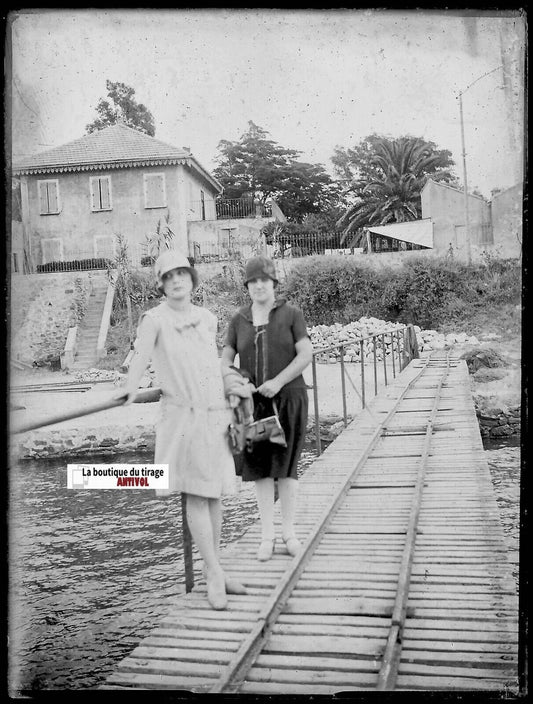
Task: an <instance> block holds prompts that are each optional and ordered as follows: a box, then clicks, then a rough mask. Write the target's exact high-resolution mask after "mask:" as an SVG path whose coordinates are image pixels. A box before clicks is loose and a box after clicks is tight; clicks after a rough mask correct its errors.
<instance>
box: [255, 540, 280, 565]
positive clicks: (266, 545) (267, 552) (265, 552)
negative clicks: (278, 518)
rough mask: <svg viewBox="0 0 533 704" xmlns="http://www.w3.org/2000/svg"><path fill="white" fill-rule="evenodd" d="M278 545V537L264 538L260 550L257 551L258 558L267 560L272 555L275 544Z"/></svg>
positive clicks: (262, 560) (263, 560) (261, 560)
mask: <svg viewBox="0 0 533 704" xmlns="http://www.w3.org/2000/svg"><path fill="white" fill-rule="evenodd" d="M275 545H276V538H272V539H268V540H262V541H261V545H260V546H259V550H258V551H257V559H258V560H259V561H260V562H266V561H267V560H270V558H271V557H272V553H273V552H274V546H275Z"/></svg>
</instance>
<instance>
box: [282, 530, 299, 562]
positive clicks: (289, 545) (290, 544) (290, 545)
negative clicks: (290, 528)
mask: <svg viewBox="0 0 533 704" xmlns="http://www.w3.org/2000/svg"><path fill="white" fill-rule="evenodd" d="M283 542H284V543H285V548H286V549H287V552H288V553H289V555H292V557H295V556H296V555H297V554H298V553H299V552H300V550H301V549H302V544H301V542H300V541H299V540H298V538H296V537H295V536H294V535H292V536H291V537H290V538H283Z"/></svg>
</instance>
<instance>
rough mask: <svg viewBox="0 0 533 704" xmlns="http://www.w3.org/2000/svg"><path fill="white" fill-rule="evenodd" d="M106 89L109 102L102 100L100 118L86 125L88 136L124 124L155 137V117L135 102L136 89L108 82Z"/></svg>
mask: <svg viewBox="0 0 533 704" xmlns="http://www.w3.org/2000/svg"><path fill="white" fill-rule="evenodd" d="M106 89H107V95H108V98H109V100H106V99H105V98H100V101H99V103H98V105H97V106H96V112H97V113H98V115H99V117H97V118H96V119H95V120H94V121H93V122H91V123H90V124H88V125H86V127H85V129H86V130H87V134H90V133H91V132H95V131H97V130H101V129H103V128H104V127H109V125H116V124H117V123H118V122H123V123H124V124H125V125H127V126H128V127H132V128H133V129H135V130H139V131H140V132H145V133H146V134H148V135H150V137H153V136H154V135H155V125H154V117H153V115H152V113H151V112H150V111H149V110H148V108H147V107H146V106H145V105H143V104H142V103H138V102H137V101H136V100H135V98H134V97H133V96H134V95H135V89H134V88H131V87H130V86H127V85H126V84H125V83H119V82H117V83H113V82H112V81H106Z"/></svg>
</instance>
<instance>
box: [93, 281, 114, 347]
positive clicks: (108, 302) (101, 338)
mask: <svg viewBox="0 0 533 704" xmlns="http://www.w3.org/2000/svg"><path fill="white" fill-rule="evenodd" d="M114 297H115V282H114V272H112V273H111V277H110V280H109V283H108V285H107V292H106V297H105V302H104V307H103V309H102V319H101V320H100V330H99V331H98V341H97V343H96V354H97V357H98V359H100V358H101V357H104V356H105V341H106V339H107V331H108V330H109V322H110V320H111V311H112V310H113V300H114Z"/></svg>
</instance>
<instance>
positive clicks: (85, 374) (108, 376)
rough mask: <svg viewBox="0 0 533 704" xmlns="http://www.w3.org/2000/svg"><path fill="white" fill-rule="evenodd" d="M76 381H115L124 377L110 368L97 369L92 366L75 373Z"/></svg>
mask: <svg viewBox="0 0 533 704" xmlns="http://www.w3.org/2000/svg"><path fill="white" fill-rule="evenodd" d="M74 378H75V379H76V381H89V382H96V381H114V382H118V381H120V379H121V378H123V377H122V376H121V375H120V374H119V373H118V372H115V371H110V370H108V369H96V368H95V367H91V368H90V369H85V370H84V371H82V372H77V373H76V374H75V375H74Z"/></svg>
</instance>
